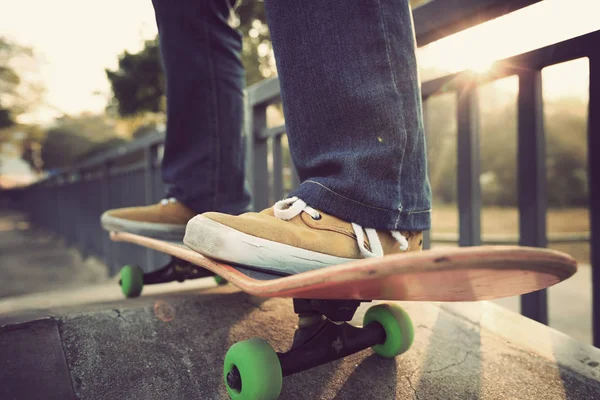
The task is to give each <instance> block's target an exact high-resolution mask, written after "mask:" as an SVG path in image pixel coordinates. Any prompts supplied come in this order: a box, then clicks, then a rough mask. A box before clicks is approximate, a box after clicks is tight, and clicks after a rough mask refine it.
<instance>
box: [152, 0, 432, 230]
mask: <svg viewBox="0 0 600 400" xmlns="http://www.w3.org/2000/svg"><path fill="white" fill-rule="evenodd" d="M163 3H164V4H163ZM154 5H155V9H156V14H157V21H158V25H159V31H160V36H161V46H162V51H163V56H164V63H165V69H166V72H167V83H168V84H167V87H168V92H167V96H168V97H167V98H168V114H167V119H168V122H167V143H166V148H165V158H164V160H163V176H164V179H165V181H166V182H168V183H171V184H173V187H174V189H172V194H173V195H174V196H175V197H178V198H179V199H180V200H182V201H183V202H184V203H187V204H189V205H190V206H192V208H194V209H195V210H196V211H198V212H202V211H205V210H207V209H211V210H217V211H222V212H228V211H233V212H236V211H237V208H241V207H242V206H243V205H244V204H245V202H246V201H247V200H248V197H247V194H246V192H245V189H244V183H243V174H244V170H243V167H244V166H243V162H242V157H243V151H242V146H241V125H242V120H243V115H242V111H243V110H242V105H241V104H242V88H243V68H242V65H241V63H240V59H239V51H240V43H241V42H240V37H239V35H238V33H237V32H236V31H235V30H234V29H232V28H231V27H229V25H228V24H227V23H226V15H227V16H228V15H229V6H230V4H229V3H228V2H227V0H201V1H193V2H187V1H184V0H177V1H173V0H171V1H167V0H154ZM265 7H266V11H267V19H268V25H269V28H270V31H271V39H272V43H273V49H274V52H275V58H276V62H277V70H278V74H279V78H280V84H281V97H282V101H283V108H284V113H285V118H286V127H287V132H288V138H289V143H290V151H291V154H292V159H293V161H294V164H295V166H296V169H297V171H298V175H299V177H300V180H301V182H302V183H301V185H300V187H299V188H297V189H296V190H295V191H294V192H293V193H292V195H296V196H298V197H300V198H301V199H303V200H304V201H306V202H307V203H308V204H309V205H311V206H312V207H314V208H317V209H320V210H322V211H324V212H326V213H330V214H332V215H335V216H337V217H339V218H341V219H343V220H346V221H351V222H356V223H358V224H359V225H362V226H364V227H371V228H378V229H393V230H427V229H429V228H430V209H431V190H430V187H429V181H428V178H427V160H426V153H425V137H424V133H423V118H422V108H421V93H420V82H419V77H418V72H417V66H416V58H415V39H414V30H413V24H412V16H411V12H410V9H409V6H408V0H365V1H360V2H353V1H343V0H329V1H326V2H324V1H305V0H266V1H265Z"/></svg>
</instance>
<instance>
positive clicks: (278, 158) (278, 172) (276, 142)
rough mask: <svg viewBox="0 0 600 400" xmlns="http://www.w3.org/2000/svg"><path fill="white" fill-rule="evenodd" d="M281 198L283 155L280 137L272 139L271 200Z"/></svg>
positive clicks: (276, 136)
mask: <svg viewBox="0 0 600 400" xmlns="http://www.w3.org/2000/svg"><path fill="white" fill-rule="evenodd" d="M282 197H283V154H282V150H281V135H275V137H274V138H273V198H274V200H275V201H278V200H281V199H282Z"/></svg>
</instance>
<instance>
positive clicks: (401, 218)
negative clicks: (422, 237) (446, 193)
mask: <svg viewBox="0 0 600 400" xmlns="http://www.w3.org/2000/svg"><path fill="white" fill-rule="evenodd" d="M292 196H297V197H299V198H300V199H302V200H304V201H305V202H306V204H308V205H309V206H311V207H313V208H316V209H318V210H321V211H323V212H326V213H328V214H331V215H333V216H335V217H337V218H340V219H342V220H344V221H347V222H354V223H356V224H358V225H361V226H363V227H365V228H375V229H381V230H383V229H385V230H398V231H426V230H429V229H431V210H423V211H422V210H415V211H412V212H411V211H410V210H403V211H398V210H385V209H383V208H378V207H372V206H369V205H367V204H363V203H360V202H358V201H354V200H352V199H349V198H348V197H345V196H343V195H340V194H338V193H336V192H334V191H333V190H331V189H328V188H327V187H325V186H323V185H322V184H320V183H317V182H312V181H305V182H303V183H302V184H301V185H300V187H299V188H297V189H296V190H294V191H292V193H290V195H289V197H292Z"/></svg>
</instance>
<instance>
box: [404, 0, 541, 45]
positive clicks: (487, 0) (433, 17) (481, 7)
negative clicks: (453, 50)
mask: <svg viewBox="0 0 600 400" xmlns="http://www.w3.org/2000/svg"><path fill="white" fill-rule="evenodd" d="M539 1H541V0H433V1H429V2H427V3H425V4H423V5H422V6H419V7H416V8H415V9H414V10H413V18H414V21H415V35H416V37H417V45H418V46H419V47H420V46H424V45H426V44H429V43H431V42H433V41H436V40H438V39H442V38H444V37H446V36H450V35H452V34H454V33H456V32H460V31H462V30H465V29H467V28H471V27H473V26H475V25H479V24H481V23H483V22H486V21H490V20H492V19H494V18H498V17H500V16H502V15H506V14H509V13H511V12H513V11H516V10H518V9H520V8H523V7H527V6H529V5H531V4H535V3H537V2H539Z"/></svg>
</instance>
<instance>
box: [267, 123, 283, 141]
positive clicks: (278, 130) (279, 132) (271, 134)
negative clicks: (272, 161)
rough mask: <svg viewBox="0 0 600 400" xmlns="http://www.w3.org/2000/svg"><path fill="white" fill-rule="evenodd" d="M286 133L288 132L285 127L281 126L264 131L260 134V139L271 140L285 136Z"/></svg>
mask: <svg viewBox="0 0 600 400" xmlns="http://www.w3.org/2000/svg"><path fill="white" fill-rule="evenodd" d="M286 132H287V130H286V129H285V125H279V126H276V127H274V128H267V129H263V130H262V131H261V132H260V138H262V139H268V138H271V137H275V136H279V135H283V134H284V133H286Z"/></svg>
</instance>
